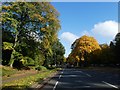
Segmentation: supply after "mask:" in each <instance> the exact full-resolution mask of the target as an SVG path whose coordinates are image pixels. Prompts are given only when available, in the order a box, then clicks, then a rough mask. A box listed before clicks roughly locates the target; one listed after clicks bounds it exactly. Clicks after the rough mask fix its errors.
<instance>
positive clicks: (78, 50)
mask: <svg viewBox="0 0 120 90" xmlns="http://www.w3.org/2000/svg"><path fill="white" fill-rule="evenodd" d="M100 49H101V48H100V46H99V44H98V43H97V41H96V40H95V39H94V38H93V37H89V36H86V35H84V36H82V37H81V38H79V39H77V40H76V41H75V42H74V43H73V44H72V52H71V53H70V55H69V57H68V62H69V60H70V61H71V59H72V61H73V60H74V61H75V62H76V63H77V65H78V63H79V64H81V63H84V65H86V64H87V62H89V59H90V53H93V52H94V53H95V52H96V51H98V50H100ZM71 57H72V58H71ZM75 62H74V63H75Z"/></svg>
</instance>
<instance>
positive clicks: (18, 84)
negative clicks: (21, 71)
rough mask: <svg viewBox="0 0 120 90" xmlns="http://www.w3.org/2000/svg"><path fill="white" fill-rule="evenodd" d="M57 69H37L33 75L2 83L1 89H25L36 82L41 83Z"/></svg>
mask: <svg viewBox="0 0 120 90" xmlns="http://www.w3.org/2000/svg"><path fill="white" fill-rule="evenodd" d="M58 70H60V68H55V69H51V70H49V69H47V70H44V71H37V73H36V74H34V75H29V76H27V77H23V78H20V79H16V80H13V81H10V82H6V83H3V84H2V90H25V89H27V88H29V87H31V86H32V85H33V84H35V83H37V82H39V83H42V82H43V80H44V79H45V78H48V77H49V76H50V75H51V74H54V73H57V71H58ZM13 78H14V77H13Z"/></svg>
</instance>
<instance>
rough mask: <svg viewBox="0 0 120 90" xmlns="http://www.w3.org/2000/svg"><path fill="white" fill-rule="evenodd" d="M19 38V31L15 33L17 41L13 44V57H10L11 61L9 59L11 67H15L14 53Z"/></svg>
mask: <svg viewBox="0 0 120 90" xmlns="http://www.w3.org/2000/svg"><path fill="white" fill-rule="evenodd" d="M17 40H18V31H17V32H16V35H15V43H14V45H13V51H12V54H11V58H10V61H9V66H10V67H13V63H14V53H15V47H16V43H17Z"/></svg>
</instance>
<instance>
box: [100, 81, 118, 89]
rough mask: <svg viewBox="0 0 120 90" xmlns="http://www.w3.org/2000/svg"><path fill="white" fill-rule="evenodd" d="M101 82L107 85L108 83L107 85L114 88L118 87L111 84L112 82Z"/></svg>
mask: <svg viewBox="0 0 120 90" xmlns="http://www.w3.org/2000/svg"><path fill="white" fill-rule="evenodd" d="M102 82H103V83H105V84H107V85H109V86H111V87H114V88H117V89H119V88H118V87H117V86H115V85H112V84H110V83H107V82H105V81H102Z"/></svg>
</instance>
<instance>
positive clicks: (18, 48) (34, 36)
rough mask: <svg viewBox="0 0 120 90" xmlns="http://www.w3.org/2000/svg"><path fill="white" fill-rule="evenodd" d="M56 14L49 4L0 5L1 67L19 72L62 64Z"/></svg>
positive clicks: (58, 22)
mask: <svg viewBox="0 0 120 90" xmlns="http://www.w3.org/2000/svg"><path fill="white" fill-rule="evenodd" d="M58 17H59V13H58V12H57V10H56V9H55V8H54V7H53V6H52V5H51V4H50V3H48V2H5V3H2V12H1V19H0V20H1V21H2V64H3V65H9V66H11V67H17V68H22V67H24V66H41V65H43V66H45V67H52V66H53V65H58V64H62V62H63V60H64V53H65V49H64V47H63V45H62V44H61V43H60V41H59V39H58V35H57V33H58V31H59V29H60V21H59V19H58Z"/></svg>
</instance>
